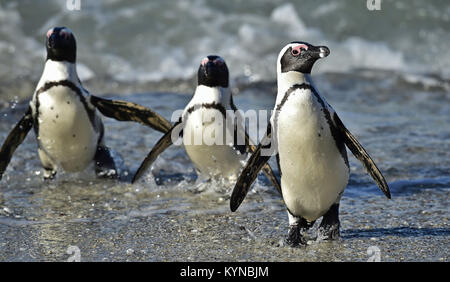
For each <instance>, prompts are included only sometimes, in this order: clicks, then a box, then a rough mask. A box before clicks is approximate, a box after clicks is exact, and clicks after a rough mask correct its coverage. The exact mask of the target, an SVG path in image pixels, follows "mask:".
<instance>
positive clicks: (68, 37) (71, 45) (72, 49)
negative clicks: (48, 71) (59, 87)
mask: <svg viewBox="0 0 450 282" xmlns="http://www.w3.org/2000/svg"><path fill="white" fill-rule="evenodd" d="M45 46H46V48H47V60H52V61H67V62H70V63H75V60H76V57H77V43H76V41H75V36H74V35H73V33H72V31H71V30H70V29H68V28H67V27H54V28H51V29H49V31H47V35H46V40H45Z"/></svg>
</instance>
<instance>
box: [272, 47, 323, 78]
mask: <svg viewBox="0 0 450 282" xmlns="http://www.w3.org/2000/svg"><path fill="white" fill-rule="evenodd" d="M329 54H330V49H328V47H326V46H314V45H311V44H309V43H307V42H301V41H294V42H291V43H289V44H287V45H286V46H284V48H283V49H282V50H281V52H280V54H279V55H278V61H277V65H278V72H279V73H284V72H289V71H295V72H301V73H306V74H309V73H311V69H312V67H313V65H314V63H315V62H316V61H317V60H318V59H321V58H324V57H326V56H328V55H329Z"/></svg>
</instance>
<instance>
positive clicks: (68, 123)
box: [38, 86, 99, 172]
mask: <svg viewBox="0 0 450 282" xmlns="http://www.w3.org/2000/svg"><path fill="white" fill-rule="evenodd" d="M38 99H39V109H38V111H39V115H38V123H39V125H38V126H39V137H38V141H39V143H40V146H41V149H42V150H43V151H44V152H45V153H46V154H47V155H48V157H49V158H50V159H51V160H52V162H54V164H55V165H57V166H61V167H62V168H63V169H64V170H66V171H69V172H71V171H72V172H73V171H81V170H83V169H84V168H86V167H87V166H88V165H89V164H90V162H91V161H92V160H93V158H94V156H95V153H96V149H97V141H98V138H99V133H98V132H96V131H95V130H94V127H93V125H92V124H91V121H90V120H89V116H88V113H87V112H86V109H85V107H84V105H83V103H82V102H81V101H80V98H79V97H78V96H77V94H76V93H74V92H73V91H72V90H70V89H68V88H66V87H64V86H55V87H52V88H50V89H49V90H48V91H46V92H43V93H40V94H39V96H38Z"/></svg>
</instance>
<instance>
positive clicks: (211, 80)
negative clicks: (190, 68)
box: [197, 55, 228, 88]
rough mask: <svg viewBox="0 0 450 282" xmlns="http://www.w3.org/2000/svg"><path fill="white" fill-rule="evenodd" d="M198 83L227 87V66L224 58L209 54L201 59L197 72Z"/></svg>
mask: <svg viewBox="0 0 450 282" xmlns="http://www.w3.org/2000/svg"><path fill="white" fill-rule="evenodd" d="M197 78H198V85H205V86H209V87H217V86H219V87H224V88H226V87H228V67H227V64H226V63H225V61H224V59H222V58H221V57H219V56H216V55H210V56H207V57H205V58H203V59H202V62H201V63H200V67H199V68H198V73H197Z"/></svg>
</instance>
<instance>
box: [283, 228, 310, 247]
mask: <svg viewBox="0 0 450 282" xmlns="http://www.w3.org/2000/svg"><path fill="white" fill-rule="evenodd" d="M305 231H306V230H305V229H304V228H301V227H300V226H299V225H290V226H289V233H288V236H287V238H286V240H285V242H286V245H288V246H291V247H301V246H306V242H307V241H306V239H305V237H304V236H303V233H304V232H305Z"/></svg>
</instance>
